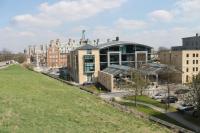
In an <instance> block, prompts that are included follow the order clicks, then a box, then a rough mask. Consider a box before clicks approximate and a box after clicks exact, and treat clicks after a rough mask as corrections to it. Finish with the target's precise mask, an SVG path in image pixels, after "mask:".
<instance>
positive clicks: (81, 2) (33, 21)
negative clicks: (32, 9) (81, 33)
mask: <svg viewBox="0 0 200 133" xmlns="http://www.w3.org/2000/svg"><path fill="white" fill-rule="evenodd" d="M124 2H125V0H74V1H70V0H61V1H58V2H56V3H54V4H51V5H50V4H49V3H47V2H46V3H42V4H41V5H40V6H39V13H38V14H34V15H32V14H22V15H18V16H15V17H14V18H13V23H14V24H17V25H25V26H37V27H53V26H59V25H61V24H62V23H64V22H69V21H78V20H82V19H86V18H90V17H93V16H95V15H97V14H98V13H101V12H105V11H107V10H110V9H113V8H117V7H120V6H121V5H122V4H123V3H124Z"/></svg>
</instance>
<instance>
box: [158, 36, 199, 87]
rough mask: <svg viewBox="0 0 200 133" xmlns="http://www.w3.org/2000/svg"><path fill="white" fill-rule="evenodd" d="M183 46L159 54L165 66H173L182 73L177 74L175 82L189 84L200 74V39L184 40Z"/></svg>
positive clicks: (189, 38)
mask: <svg viewBox="0 0 200 133" xmlns="http://www.w3.org/2000/svg"><path fill="white" fill-rule="evenodd" d="M182 43H183V46H178V47H172V49H171V50H168V51H161V52H159V54H158V55H159V60H160V62H161V63H163V64H169V65H173V66H175V67H176V68H178V69H180V70H181V71H182V74H178V75H177V74H175V75H174V76H175V80H177V82H180V83H183V84H185V83H189V82H191V81H192V78H193V76H195V75H197V74H198V73H199V72H200V58H199V57H200V37H199V36H198V34H196V36H195V37H187V38H183V39H182Z"/></svg>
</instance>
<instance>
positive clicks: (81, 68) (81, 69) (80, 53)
mask: <svg viewBox="0 0 200 133" xmlns="http://www.w3.org/2000/svg"><path fill="white" fill-rule="evenodd" d="M84 55H87V50H78V64H79V74H78V77H79V84H83V83H84V82H86V81H87V75H86V74H85V73H84V60H83V57H84ZM91 55H94V57H95V72H94V75H93V76H94V79H93V80H94V81H97V78H98V71H99V70H100V65H99V64H100V63H99V50H92V53H91Z"/></svg>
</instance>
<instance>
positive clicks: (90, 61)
mask: <svg viewBox="0 0 200 133" xmlns="http://www.w3.org/2000/svg"><path fill="white" fill-rule="evenodd" d="M94 71H95V58H94V55H85V56H84V72H85V73H93V72H94Z"/></svg>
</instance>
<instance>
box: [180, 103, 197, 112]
mask: <svg viewBox="0 0 200 133" xmlns="http://www.w3.org/2000/svg"><path fill="white" fill-rule="evenodd" d="M177 110H178V111H179V112H182V113H184V112H187V111H192V110H194V105H191V104H185V103H184V104H180V105H179V106H178V108H177Z"/></svg>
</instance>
